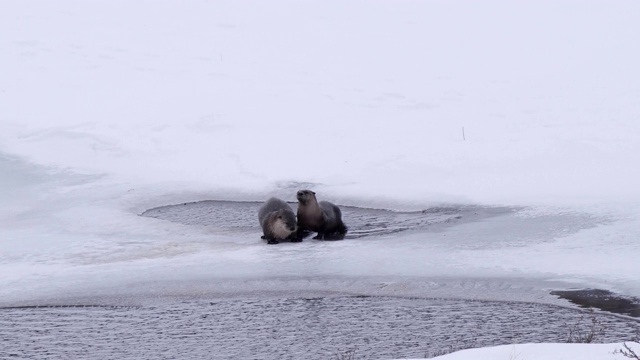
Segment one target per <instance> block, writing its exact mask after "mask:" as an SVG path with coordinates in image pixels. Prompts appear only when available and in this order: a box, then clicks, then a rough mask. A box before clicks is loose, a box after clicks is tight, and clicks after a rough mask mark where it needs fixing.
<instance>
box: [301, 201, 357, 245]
mask: <svg viewBox="0 0 640 360" xmlns="http://www.w3.org/2000/svg"><path fill="white" fill-rule="evenodd" d="M297 198H298V238H303V237H304V233H305V232H306V231H315V232H317V233H318V235H317V236H316V237H314V239H320V240H342V239H344V235H345V234H346V233H347V227H346V226H345V225H344V223H343V222H342V212H341V211H340V208H339V207H337V206H336V205H334V204H332V203H330V202H328V201H320V202H318V200H317V199H316V193H314V192H313V191H311V190H300V191H298V194H297Z"/></svg>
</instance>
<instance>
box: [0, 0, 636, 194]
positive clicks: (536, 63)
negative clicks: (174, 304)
mask: <svg viewBox="0 0 640 360" xmlns="http://www.w3.org/2000/svg"><path fill="white" fill-rule="evenodd" d="M2 6H3V11H2V14H1V15H0V17H1V18H0V23H1V24H2V25H0V26H1V30H2V31H0V40H2V42H3V43H4V44H5V45H3V47H4V49H5V50H4V51H3V54H4V55H3V56H2V59H0V65H2V67H3V68H5V69H6V71H4V72H3V75H2V84H3V86H2V89H1V92H0V98H1V100H2V101H1V102H0V104H1V105H0V106H1V107H2V108H1V109H0V110H1V111H0V121H1V122H2V129H1V130H2V131H0V146H1V149H3V150H4V151H6V152H10V153H15V154H19V155H24V156H26V157H27V158H29V159H30V160H31V161H35V162H37V163H42V164H48V165H54V166H57V167H63V168H70V169H72V170H73V171H83V172H88V173H92V174H93V173H98V174H105V173H106V174H110V175H112V176H114V177H115V178H116V179H118V181H120V180H125V181H132V182H134V183H136V184H144V185H149V184H157V183H166V182H170V181H177V182H181V183H185V182H186V183H188V184H190V186H193V187H195V186H197V185H196V184H199V185H200V186H201V187H204V188H207V189H220V188H229V187H231V188H234V189H236V190H238V191H243V190H259V191H265V190H268V189H272V188H273V187H276V186H277V185H278V184H281V183H283V182H291V181H295V182H301V183H310V184H317V185H318V186H320V185H324V186H323V187H322V188H323V189H325V191H326V192H328V193H329V194H331V196H333V197H335V198H337V199H345V200H350V202H363V203H364V202H367V201H372V200H370V199H375V200H388V201H389V202H391V201H395V202H397V203H416V204H419V205H422V204H424V203H427V202H434V201H436V202H437V201H455V200H457V201H459V202H462V201H460V200H464V201H468V202H483V203H492V204H494V203H518V204H523V203H524V204H528V203H551V204H556V203H569V204H574V203H579V204H583V203H591V202H594V201H596V202H597V201H611V200H621V201H633V202H637V201H638V200H640V192H639V190H638V187H637V186H636V184H637V179H638V178H640V173H639V172H640V170H639V169H638V167H637V166H631V164H634V163H637V162H638V160H639V159H638V156H639V155H638V154H640V149H639V147H640V142H638V141H637V139H638V133H639V132H640V122H638V121H637V119H638V116H639V115H640V105H639V104H638V102H637V101H635V100H636V99H637V97H638V96H639V95H640V86H639V85H638V82H637V81H635V79H638V78H640V70H639V69H638V67H637V66H636V64H637V63H639V62H640V51H639V50H638V46H637V44H636V43H637V42H636V41H635V36H634V34H635V33H636V31H635V30H637V26H638V25H637V22H636V21H635V18H634V17H633V16H632V15H631V14H634V13H635V12H636V11H637V10H638V6H639V5H638V4H637V2H633V1H620V2H616V3H615V4H608V3H607V4H605V3H602V2H598V1H588V2H580V3H573V2H563V3H557V2H551V1H542V2H526V3H519V4H510V3H508V2H503V1H494V2H491V3H490V4H488V3H483V4H479V3H474V2H471V1H468V2H463V3H456V4H453V3H447V2H428V3H421V2H408V3H404V4H401V5H398V4H396V3H392V2H388V1H371V2H367V4H366V6H365V5H364V4H363V3H359V2H347V3H344V2H336V3H329V4H327V3H325V2H312V3H309V2H305V3H297V2H292V1H278V2H270V3H262V2H259V1H248V2H242V3H237V2H232V1H214V2H200V1H189V2H181V3H180V4H178V3H172V2H162V3H157V2H138V3H137V4H135V5H131V4H129V3H128V2H123V1H115V2H109V3H76V2H66V1H57V2H47V1H29V2H20V3H7V4H4V5H2ZM123 7H124V8H126V11H122V8H123ZM594 23H595V24H598V25H597V26H596V25H594ZM383 24H384V25H383ZM543 24H544V25H543ZM463 128H464V138H463V133H462V131H463ZM53 150H55V151H53ZM171 188H172V187H171V186H168V190H176V189H175V188H173V189H171Z"/></svg>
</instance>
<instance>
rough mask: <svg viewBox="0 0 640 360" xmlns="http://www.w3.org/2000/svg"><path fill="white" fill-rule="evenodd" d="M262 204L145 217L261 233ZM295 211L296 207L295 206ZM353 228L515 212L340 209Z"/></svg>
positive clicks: (390, 229) (352, 231) (432, 223)
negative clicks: (259, 213)
mask: <svg viewBox="0 0 640 360" xmlns="http://www.w3.org/2000/svg"><path fill="white" fill-rule="evenodd" d="M261 205H262V203H261V202H236V201H217V200H208V201H198V202H192V203H185V204H177V205H168V206H162V207H157V208H153V209H150V210H147V211H145V212H144V213H142V216H149V217H153V218H158V219H163V220H168V221H173V222H177V223H181V224H185V225H193V226H204V227H207V228H209V229H215V230H219V231H226V232H238V233H246V232H251V231H254V232H255V231H259V224H258V209H259V208H260V206H261ZM291 206H292V208H293V209H294V211H295V210H296V204H295V203H292V204H291ZM340 209H341V210H342V217H343V220H344V222H345V224H346V225H347V226H348V227H349V232H348V234H347V236H346V237H345V238H346V239H354V238H362V237H365V236H375V235H385V234H393V233H397V232H401V231H406V230H432V229H437V228H439V227H442V226H447V225H452V224H456V223H460V222H465V221H477V220H481V219H484V218H488V217H492V216H498V215H504V214H508V213H512V212H514V211H515V210H514V209H512V208H506V207H480V206H449V207H434V208H428V209H425V210H421V211H391V210H384V209H368V208H359V207H353V206H340Z"/></svg>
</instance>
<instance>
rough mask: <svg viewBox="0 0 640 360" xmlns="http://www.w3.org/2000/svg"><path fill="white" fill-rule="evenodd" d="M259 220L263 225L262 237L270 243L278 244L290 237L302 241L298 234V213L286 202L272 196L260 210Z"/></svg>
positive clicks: (292, 239)
mask: <svg viewBox="0 0 640 360" xmlns="http://www.w3.org/2000/svg"><path fill="white" fill-rule="evenodd" d="M258 221H260V226H262V232H263V234H264V235H263V236H262V239H265V240H267V243H268V244H277V243H279V242H280V240H284V239H290V240H291V241H293V242H298V241H302V239H301V238H298V237H297V236H296V229H297V226H296V215H295V214H294V213H293V209H292V208H291V206H289V204H287V203H286V202H284V201H282V200H280V199H277V198H271V199H269V200H267V201H266V202H265V203H264V204H263V205H262V206H261V207H260V210H259V211H258Z"/></svg>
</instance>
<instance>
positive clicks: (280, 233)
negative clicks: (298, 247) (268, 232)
mask: <svg viewBox="0 0 640 360" xmlns="http://www.w3.org/2000/svg"><path fill="white" fill-rule="evenodd" d="M297 229H298V224H297V223H296V217H295V215H294V214H293V212H291V211H287V210H286V209H280V210H278V211H277V212H276V214H275V221H274V223H273V227H272V231H273V234H274V235H275V236H276V238H278V239H285V238H286V237H287V236H289V235H290V234H291V233H292V232H294V231H296V230H297Z"/></svg>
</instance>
